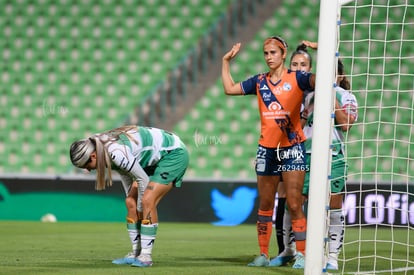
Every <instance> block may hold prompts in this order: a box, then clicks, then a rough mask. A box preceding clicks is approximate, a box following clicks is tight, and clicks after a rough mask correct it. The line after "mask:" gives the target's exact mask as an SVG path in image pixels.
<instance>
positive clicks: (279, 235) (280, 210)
mask: <svg viewBox="0 0 414 275" xmlns="http://www.w3.org/2000/svg"><path fill="white" fill-rule="evenodd" d="M277 200H278V203H277V212H276V221H275V228H276V240H277V245H278V247H279V253H278V254H280V253H282V252H283V250H285V245H284V234H285V233H286V232H285V231H284V230H283V217H284V213H285V202H286V198H278V199H277Z"/></svg>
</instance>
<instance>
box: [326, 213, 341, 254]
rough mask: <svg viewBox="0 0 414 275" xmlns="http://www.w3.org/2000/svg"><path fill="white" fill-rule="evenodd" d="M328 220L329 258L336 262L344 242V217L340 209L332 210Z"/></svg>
mask: <svg viewBox="0 0 414 275" xmlns="http://www.w3.org/2000/svg"><path fill="white" fill-rule="evenodd" d="M329 219H330V224H329V229H328V234H329V257H333V258H334V259H336V260H337V259H338V255H339V252H340V251H341V248H342V245H343V241H344V228H345V217H344V215H343V214H342V209H332V210H331V211H330V214H329Z"/></svg>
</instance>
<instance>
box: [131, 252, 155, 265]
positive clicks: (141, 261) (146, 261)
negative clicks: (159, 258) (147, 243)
mask: <svg viewBox="0 0 414 275" xmlns="http://www.w3.org/2000/svg"><path fill="white" fill-rule="evenodd" d="M131 266H133V267H149V266H152V258H151V255H139V256H138V257H136V258H135V261H134V262H133V263H132V264H131Z"/></svg>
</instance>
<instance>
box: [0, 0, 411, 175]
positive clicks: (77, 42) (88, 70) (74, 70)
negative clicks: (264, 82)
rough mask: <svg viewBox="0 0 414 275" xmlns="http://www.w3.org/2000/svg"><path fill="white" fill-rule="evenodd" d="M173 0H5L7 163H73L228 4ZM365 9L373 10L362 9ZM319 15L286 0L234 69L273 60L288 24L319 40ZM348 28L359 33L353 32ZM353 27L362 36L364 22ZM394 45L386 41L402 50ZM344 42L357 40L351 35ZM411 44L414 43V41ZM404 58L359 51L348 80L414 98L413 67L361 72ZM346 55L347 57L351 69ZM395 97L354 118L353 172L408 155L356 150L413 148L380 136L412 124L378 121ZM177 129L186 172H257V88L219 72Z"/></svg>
mask: <svg viewBox="0 0 414 275" xmlns="http://www.w3.org/2000/svg"><path fill="white" fill-rule="evenodd" d="M175 2H176V1H172V0H169V1H161V0H151V1H146V2H145V3H146V4H145V5H142V4H140V2H139V1H132V0H131V1H121V2H119V1H113V0H109V1H102V2H100V1H92V0H80V1H76V2H72V1H57V2H53V3H51V2H49V1H39V2H32V1H29V2H25V1H18V2H14V1H6V2H5V4H4V9H0V28H1V29H2V30H3V31H2V33H1V34H0V38H1V39H0V54H1V55H2V58H3V62H2V63H1V65H0V79H1V80H2V86H1V87H0V91H1V93H0V130H1V131H0V153H1V154H4V155H5V156H7V157H6V158H3V159H2V160H1V163H0V172H1V173H21V172H24V173H51V174H60V173H73V172H74V171H75V170H74V169H73V167H72V166H71V165H70V163H69V162H70V161H69V158H68V156H67V154H68V152H67V151H68V147H69V145H70V143H71V142H72V141H73V140H75V139H78V138H83V137H84V136H86V135H89V134H92V133H94V132H99V131H102V130H105V129H109V128H112V127H115V126H118V125H119V124H120V123H122V122H123V121H124V120H125V118H126V117H127V116H128V115H129V113H130V112H131V111H132V110H133V108H134V107H135V106H136V105H137V104H138V103H139V102H140V100H141V99H142V98H145V96H146V95H148V94H149V93H150V92H151V90H152V89H154V88H155V87H156V86H157V85H158V83H159V82H161V81H163V80H165V76H166V75H167V74H168V72H169V71H171V70H172V69H173V68H174V67H175V66H176V65H177V64H178V63H179V62H180V61H181V60H182V59H183V58H184V57H185V56H186V55H187V54H188V52H189V51H190V50H191V49H192V47H193V46H194V45H195V44H196V43H197V41H198V39H200V38H201V37H202V36H203V35H204V34H205V33H206V32H207V31H208V30H209V28H210V27H211V25H213V24H214V23H215V22H216V21H217V20H218V19H219V18H220V17H221V15H222V13H223V11H225V10H226V7H227V6H228V5H229V2H228V1H224V0H221V1H220V0H216V1H208V0H191V1H186V5H176V3H175ZM161 3H162V5H161ZM378 12H383V11H378ZM361 16H362V17H363V16H366V17H368V16H369V14H364V10H361ZM389 16H393V14H390V15H389ZM395 16H399V15H398V14H395ZM390 20H392V19H390ZM317 25H318V1H305V2H301V8H300V9H298V8H297V4H296V3H295V1H283V3H282V6H281V8H280V9H278V10H276V11H275V13H274V16H273V17H272V18H269V20H267V22H266V23H265V25H264V27H263V29H262V30H261V31H259V32H258V33H257V34H256V37H255V39H254V40H253V41H251V42H250V43H249V44H247V45H244V47H243V51H242V52H241V53H240V55H239V57H238V60H237V62H235V63H234V64H233V66H232V71H233V77H234V79H236V80H242V79H245V78H246V77H248V76H250V75H252V74H254V73H257V72H261V71H265V70H266V69H267V68H266V65H265V63H264V62H263V60H262V58H261V54H260V51H261V47H262V41H263V39H264V38H266V37H268V36H272V35H281V36H283V37H284V38H285V39H286V40H287V41H288V43H289V52H292V51H293V50H294V49H295V48H296V46H297V45H298V44H299V43H300V42H301V40H303V39H307V40H316V39H317ZM304 26H306V27H304ZM408 31H409V30H407V33H408ZM381 34H382V35H383V36H384V34H385V32H384V30H382V31H381V32H380V31H379V32H378V36H380V35H381ZM343 35H344V37H348V38H349V39H350V38H352V35H351V34H347V33H343ZM354 35H355V37H357V38H358V36H359V35H361V33H355V34H354ZM387 35H389V36H390V37H391V36H393V35H396V32H395V31H393V30H392V27H390V29H388V30H387ZM383 38H384V37H383ZM398 46H399V45H397V44H395V45H393V47H392V49H387V50H399V47H398ZM343 47H344V49H345V50H347V51H351V50H352V49H351V48H349V47H350V46H349V45H347V44H344V45H343ZM356 47H357V48H358V49H357V51H356V54H359V55H362V56H364V55H367V52H368V50H369V48H368V44H367V43H365V42H364V41H363V42H361V43H356ZM404 47H405V48H406V49H411V50H412V49H413V48H412V45H407V46H404ZM410 47H411V48H410ZM370 50H376V51H377V52H376V53H375V54H377V55H378V56H381V55H383V53H384V48H383V47H377V48H374V49H370ZM219 60H220V57H219ZM314 60H316V53H315V54H314ZM399 62H403V66H402V68H403V69H404V68H405V70H406V71H408V70H409V69H411V67H410V66H409V64H407V63H404V62H405V61H399V60H393V61H389V64H385V66H384V64H380V65H378V64H375V66H374V65H373V64H368V63H367V62H363V61H361V60H358V61H356V62H355V63H354V64H352V66H353V67H352V71H353V73H361V76H356V77H353V78H352V87H359V88H358V91H356V95H357V97H358V101H359V102H377V101H378V100H379V99H378V98H377V97H376V96H375V95H373V94H372V93H367V92H366V91H367V90H372V89H383V90H384V93H383V96H384V97H386V98H389V99H390V100H389V102H391V99H392V98H395V97H397V96H399V102H412V93H411V94H410V92H409V91H412V87H413V80H412V78H409V77H402V78H401V79H400V80H395V78H392V76H390V81H387V82H386V83H387V84H386V85H387V86H386V87H382V86H381V81H380V80H381V79H380V77H379V78H378V79H375V78H372V77H371V79H372V80H371V81H370V82H367V81H366V79H367V77H366V74H364V73H365V72H368V73H373V72H376V71H378V69H381V70H382V69H384V70H385V72H386V73H387V72H389V73H391V72H395V71H397V70H398V67H397V66H398V65H399ZM350 65H351V64H346V66H348V67H347V68H349V67H350ZM378 66H381V68H378ZM315 69H316V67H315V64H314V70H315ZM387 77H388V76H387ZM396 81H397V82H396ZM395 85H399V88H400V90H405V91H407V92H406V93H400V94H399V95H396V94H395V93H393V92H392V90H393V89H394V88H395ZM388 90H391V92H387V91H388ZM383 102H385V103H386V102H387V101H383ZM371 105H372V106H374V104H372V103H371ZM388 107H389V108H383V110H382V113H379V112H378V110H377V109H376V108H371V109H369V108H367V109H360V120H359V121H358V123H360V122H362V121H363V122H365V123H367V126H366V127H365V128H364V127H362V125H360V124H358V123H357V124H356V125H355V126H354V129H353V130H352V131H351V132H350V140H352V141H353V142H352V143H350V145H349V146H348V149H349V151H348V155H349V157H350V158H352V159H353V160H355V161H351V162H350V170H351V171H352V169H354V168H355V169H354V170H356V169H357V168H358V169H359V166H360V165H362V167H363V171H365V172H367V174H368V176H369V172H371V171H375V170H374V169H383V170H384V171H389V170H390V169H394V168H391V167H392V165H394V166H398V169H400V170H403V169H404V165H405V164H406V163H407V162H406V161H405V162H404V159H401V160H397V161H395V163H388V162H386V161H385V162H384V163H380V164H379V166H380V167H378V164H376V163H375V162H371V161H364V162H362V161H361V159H360V156H361V154H362V155H363V156H365V157H366V158H369V157H370V156H374V155H376V154H380V153H381V152H383V153H386V152H387V151H386V150H395V151H396V152H399V154H400V153H401V155H402V156H408V155H407V154H408V153H407V152H410V151H412V148H413V147H412V146H413V145H412V144H410V143H408V144H407V143H398V142H396V143H393V144H392V145H390V144H388V143H387V146H384V147H382V143H381V142H382V141H381V140H382V139H383V140H387V139H390V138H392V137H393V135H394V130H396V131H397V132H398V135H397V136H401V137H403V136H404V135H407V130H406V129H404V126H403V125H401V126H398V127H397V128H396V129H394V128H393V127H394V126H390V125H388V126H387V125H379V123H378V119H379V116H381V118H382V119H386V118H388V119H389V120H390V122H392V121H393V119H394V118H395V115H396V114H395V106H394V109H393V106H388ZM398 117H399V118H400V119H401V121H409V122H411V124H412V119H413V114H412V113H410V112H408V111H404V110H399V112H398ZM174 131H175V132H176V133H177V134H179V135H180V136H181V137H182V139H183V140H184V142H185V143H186V144H187V146H188V148H189V150H190V153H191V162H190V167H189V169H188V173H187V176H189V177H205V178H211V177H215V178H241V179H245V178H249V179H251V178H255V173H254V158H255V153H256V152H255V151H256V146H257V139H258V136H259V132H260V124H259V116H258V112H257V103H256V98H255V97H253V96H251V97H250V96H249V97H228V96H225V95H224V93H223V91H222V84H221V81H220V80H219V79H218V80H217V81H216V82H215V83H212V86H211V87H210V88H209V89H208V90H207V91H206V93H205V96H204V97H203V98H202V99H201V100H200V101H199V102H198V103H197V104H196V105H195V106H194V107H193V108H191V109H190V110H189V112H188V114H187V115H186V117H185V118H184V119H183V120H182V121H181V122H180V123H178V124H177V125H176V126H175V128H174ZM362 132H364V134H365V137H364V138H368V139H372V140H375V139H378V137H381V140H377V141H375V142H361V141H360V138H361V137H360V136H359V135H360V133H362ZM378 148H381V149H380V150H379V149H378ZM383 150H385V151H383ZM353 167H354V168H353ZM387 169H388V170H387Z"/></svg>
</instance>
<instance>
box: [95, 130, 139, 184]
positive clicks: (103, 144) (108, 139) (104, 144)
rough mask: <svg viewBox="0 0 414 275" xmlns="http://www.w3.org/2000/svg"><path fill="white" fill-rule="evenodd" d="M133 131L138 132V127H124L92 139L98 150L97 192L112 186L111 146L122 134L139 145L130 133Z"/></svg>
mask: <svg viewBox="0 0 414 275" xmlns="http://www.w3.org/2000/svg"><path fill="white" fill-rule="evenodd" d="M132 130H135V132H136V131H138V127H137V126H135V125H129V126H122V127H119V128H116V129H113V130H110V131H107V132H105V133H102V134H96V135H94V136H92V137H91V139H93V140H94V142H95V148H96V184H95V189H96V190H105V188H106V187H107V186H112V162H111V157H110V156H109V153H108V149H107V148H108V146H109V144H110V143H112V142H115V141H117V140H118V139H119V135H120V134H125V135H127V136H128V137H129V138H130V139H132V140H133V141H134V142H135V143H138V142H137V141H136V140H135V139H134V138H133V137H132V135H131V133H130V132H131V131H132Z"/></svg>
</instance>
